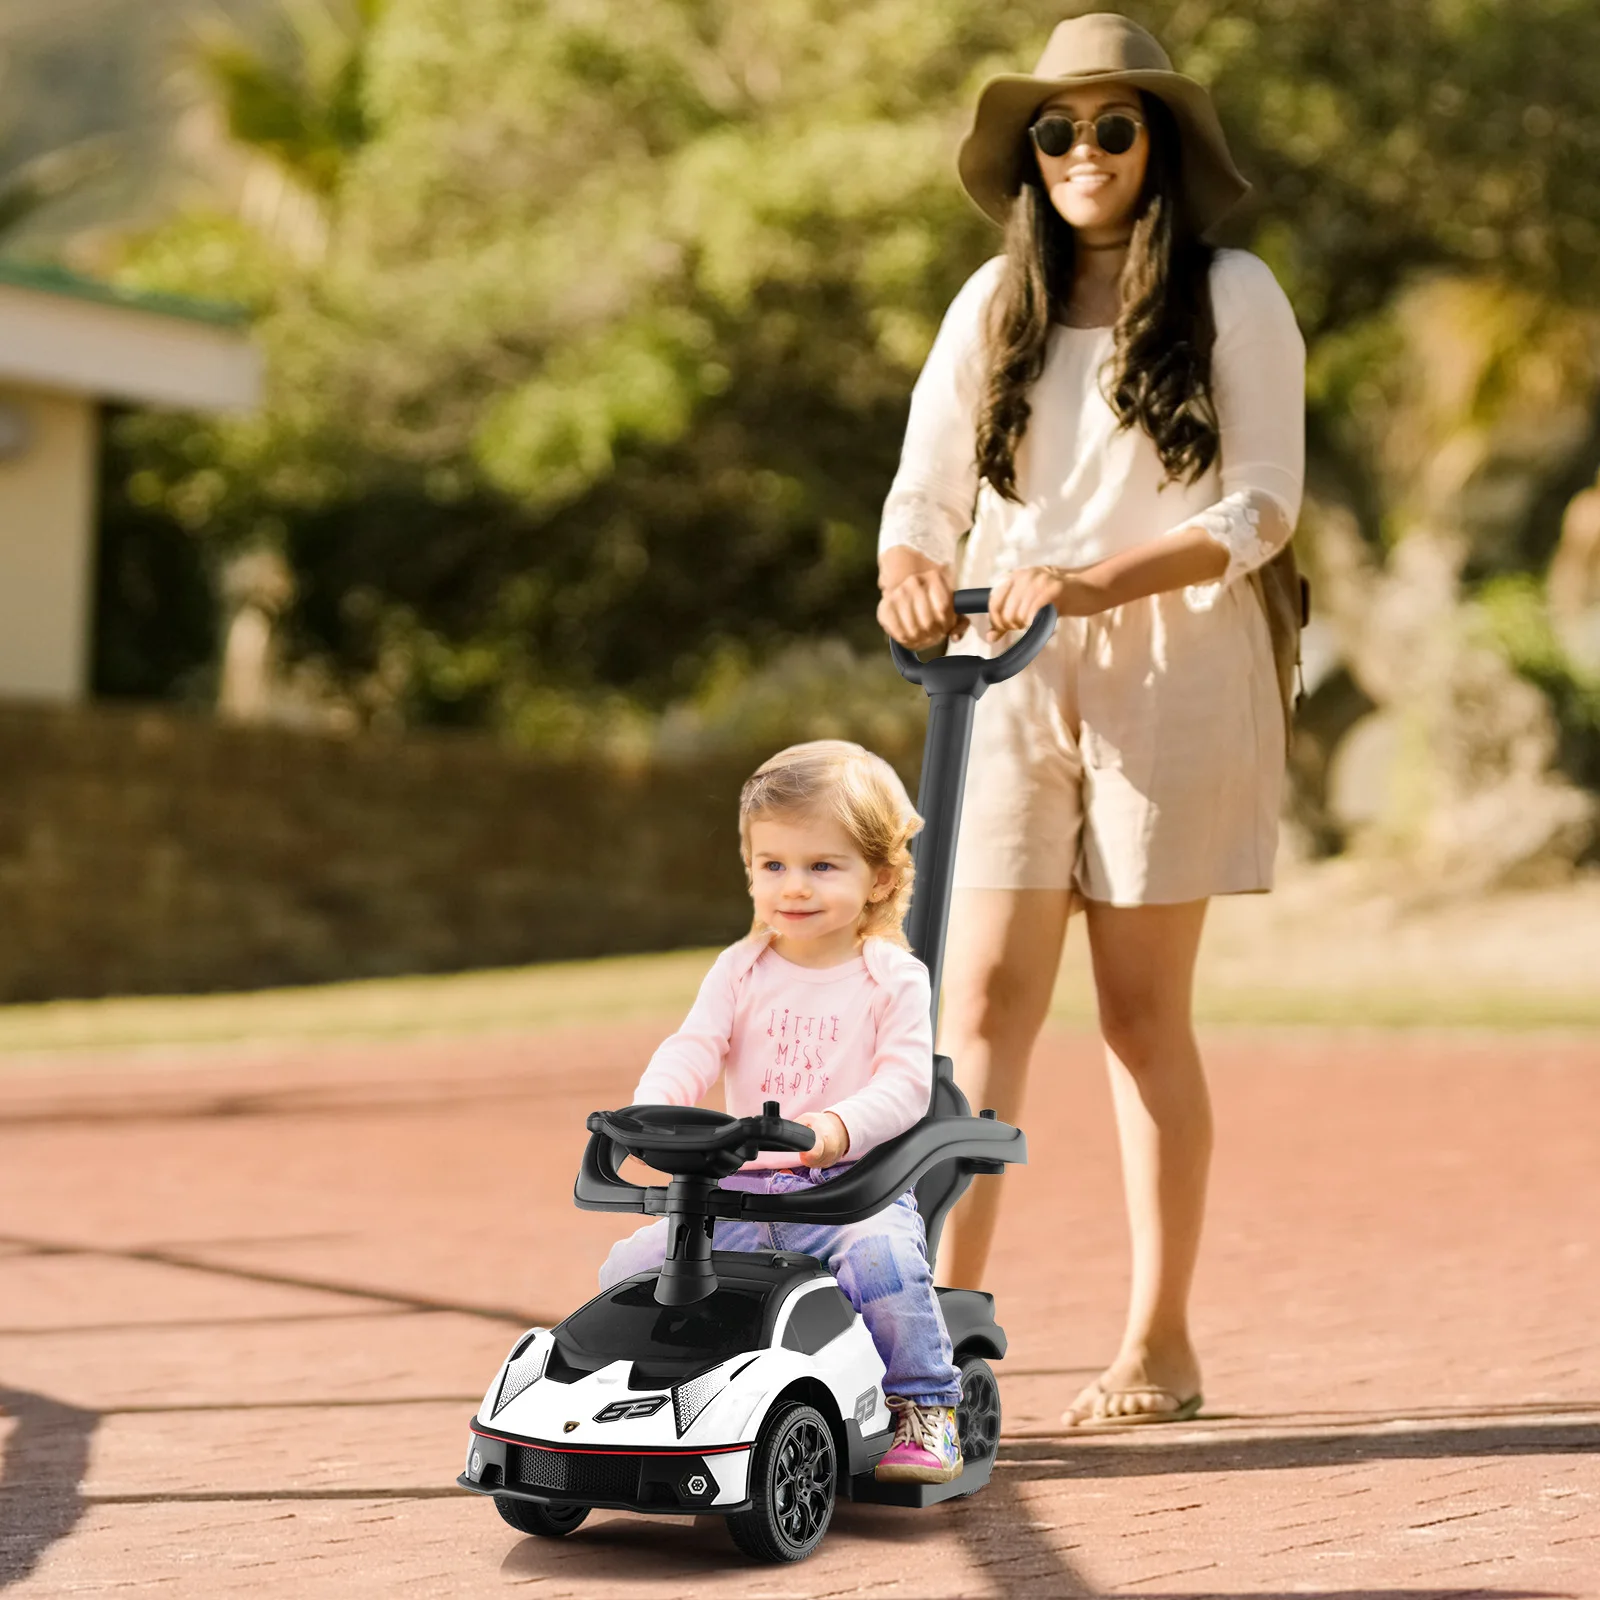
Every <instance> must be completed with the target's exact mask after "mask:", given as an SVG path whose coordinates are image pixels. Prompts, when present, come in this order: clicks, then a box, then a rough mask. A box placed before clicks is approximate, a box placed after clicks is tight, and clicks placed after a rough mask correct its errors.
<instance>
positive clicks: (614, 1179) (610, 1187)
mask: <svg viewBox="0 0 1600 1600" xmlns="http://www.w3.org/2000/svg"><path fill="white" fill-rule="evenodd" d="M626 1156H627V1152H626V1151H625V1150H623V1151H619V1150H618V1148H617V1146H616V1145H615V1144H614V1143H613V1142H612V1141H611V1140H610V1139H608V1138H607V1137H606V1136H605V1134H603V1133H591V1134H590V1135H589V1143H588V1144H587V1145H586V1146H585V1147H584V1151H583V1162H582V1164H581V1165H580V1166H579V1168H578V1181H577V1182H576V1183H575V1184H573V1186H572V1198H573V1199H574V1200H575V1201H576V1202H577V1204H578V1207H579V1209H580V1210H583V1211H643V1210H644V1209H645V1206H646V1201H645V1196H646V1194H647V1193H648V1191H647V1190H646V1189H645V1188H644V1186H643V1185H642V1184H637V1183H629V1182H628V1180H627V1179H626V1178H623V1177H619V1176H618V1174H617V1164H618V1162H619V1161H621V1160H623V1159H625V1158H626ZM665 1192H666V1191H665V1190H662V1193H663V1194H664V1193H665Z"/></svg>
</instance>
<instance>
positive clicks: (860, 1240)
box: [600, 1163, 961, 1406]
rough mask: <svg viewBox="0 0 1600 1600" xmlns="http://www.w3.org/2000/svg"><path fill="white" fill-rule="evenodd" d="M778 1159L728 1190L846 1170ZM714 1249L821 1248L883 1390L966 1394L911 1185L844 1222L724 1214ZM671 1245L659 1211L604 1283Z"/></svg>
mask: <svg viewBox="0 0 1600 1600" xmlns="http://www.w3.org/2000/svg"><path fill="white" fill-rule="evenodd" d="M849 1165H850V1163H844V1164H842V1165H840V1166H836V1167H821V1168H813V1167H773V1168H768V1169H766V1170H764V1171H755V1172H736V1173H734V1174H733V1175H732V1176H731V1177H727V1178H724V1179H723V1180H722V1187H723V1188H724V1189H747V1190H750V1191H752V1192H754V1193H756V1194H792V1193H794V1192H795V1191H796V1190H800V1189H806V1188H810V1187H811V1186H812V1185H814V1184H818V1183H823V1182H825V1181H826V1180H827V1179H829V1178H831V1177H833V1176H835V1175H836V1174H838V1173H840V1172H844V1171H846V1170H847V1169H848V1167H849ZM711 1243H712V1247H713V1248H714V1249H717V1250H752V1251H761V1250H798V1251H800V1252H802V1253H803V1254H805V1255H808V1256H815V1257H816V1258H817V1259H818V1260H819V1261H821V1262H822V1264H823V1265H824V1266H825V1267H827V1269H828V1271H829V1272H831V1273H832V1274H833V1275H834V1277H835V1278H836V1279H838V1282H839V1287H840V1288H841V1289H842V1290H843V1291H844V1294H845V1297H846V1298H847V1299H848V1300H849V1301H850V1304H851V1305H853V1306H854V1307H855V1308H856V1310H857V1311H859V1312H860V1313H861V1320H862V1321H863V1322H864V1323H866V1325H867V1332H868V1333H870V1334H871V1335H872V1342H873V1343H874V1344H875V1345H876V1346H877V1347H878V1354H879V1355H880V1356H882V1357H883V1364H884V1366H885V1367H886V1368H887V1369H888V1370H887V1373H886V1375H885V1377H884V1380H883V1389H884V1393H885V1394H897V1395H904V1396H905V1397H906V1398H907V1399H908V1400H915V1401H916V1402H917V1403H918V1404H919V1405H925V1406H953V1405H956V1404H957V1403H958V1402H959V1401H960V1399H961V1375H960V1373H958V1372H957V1371H956V1369H955V1367H954V1366H952V1365H951V1362H950V1335H949V1334H948V1333H947V1332H946V1331H945V1325H944V1318H943V1316H941V1315H940V1313H939V1301H938V1298H937V1297H936V1296H935V1294H934V1292H933V1272H932V1270H931V1269H930V1268H929V1266H928V1247H927V1240H926V1237H925V1235H924V1233H923V1229H922V1213H921V1212H919V1211H918V1210H917V1206H916V1201H915V1200H914V1199H913V1198H912V1196H911V1192H910V1191H909V1190H907V1191H906V1193H905V1194H903V1195H901V1196H900V1198H899V1199H898V1200H896V1201H895V1202H894V1204H893V1205H891V1206H887V1207H885V1209H884V1210H882V1211H880V1212H878V1214H877V1215H876V1216H873V1217H869V1218H868V1219H867V1220H866V1221H865V1222H851V1223H846V1224H845V1225H844V1226H843V1227H838V1226H829V1225H826V1224H823V1223H814V1222H730V1221H719V1222H718V1223H717V1225H716V1232H715V1233H714V1234H713V1235H712V1240H711ZM666 1253H667V1223H666V1219H665V1218H664V1217H663V1218H662V1219H661V1221H659V1222H653V1223H651V1224H650V1225H649V1226H648V1227H644V1228H640V1229H639V1230H638V1232H636V1233H632V1234H629V1236H628V1237H627V1238H626V1239H620V1240H618V1241H617V1243H616V1244H615V1245H613V1246H612V1249H611V1254H610V1255H608V1256H607V1257H606V1261H605V1265H604V1266H603V1267H601V1269H600V1287H601V1288H602V1289H609V1288H610V1287H611V1285H612V1284H614V1283H620V1282H621V1281H622V1279H624V1278H631V1277H632V1276H633V1275H634V1273H636V1272H653V1271H654V1270H655V1269H656V1268H657V1267H659V1266H660V1265H661V1263H662V1261H663V1259H664V1258H665V1256H666Z"/></svg>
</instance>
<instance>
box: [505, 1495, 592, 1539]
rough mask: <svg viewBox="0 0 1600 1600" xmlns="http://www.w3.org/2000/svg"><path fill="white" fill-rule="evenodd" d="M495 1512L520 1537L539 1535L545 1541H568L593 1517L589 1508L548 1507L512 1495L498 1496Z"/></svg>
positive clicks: (535, 1501)
mask: <svg viewBox="0 0 1600 1600" xmlns="http://www.w3.org/2000/svg"><path fill="white" fill-rule="evenodd" d="M494 1508H495V1510H496V1511H498V1512H499V1513H500V1515H501V1516H502V1517H504V1518H505V1519H506V1521H507V1522H509V1523H510V1524H511V1526H512V1527H513V1528H515V1529H516V1530H517V1532H518V1533H536V1534H538V1535H539V1537H540V1538H541V1539H564V1538H565V1537H566V1536H567V1535H568V1534H569V1533H571V1532H572V1530H573V1529H574V1528H576V1527H577V1526H578V1524H579V1523H580V1522H582V1521H583V1519H584V1518H585V1517H586V1516H588V1515H589V1508H588V1506H546V1505H541V1504H540V1503H539V1502H538V1501H537V1500H513V1499H512V1498H511V1496H510V1495H508V1494H497V1495H496V1496H495V1497H494Z"/></svg>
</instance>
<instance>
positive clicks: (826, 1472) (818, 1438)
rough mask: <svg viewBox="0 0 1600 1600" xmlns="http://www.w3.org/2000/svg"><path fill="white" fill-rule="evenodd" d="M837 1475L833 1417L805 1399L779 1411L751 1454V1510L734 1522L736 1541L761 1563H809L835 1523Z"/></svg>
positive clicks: (735, 1517) (730, 1522)
mask: <svg viewBox="0 0 1600 1600" xmlns="http://www.w3.org/2000/svg"><path fill="white" fill-rule="evenodd" d="M837 1470H838V1457H837V1455H836V1453H835V1450H834V1444H833V1430H832V1429H831V1428H829V1426H828V1421H827V1418H826V1417H824V1416H823V1414H822V1413H821V1412H820V1411H818V1410H817V1408H816V1407H815V1406H809V1405H807V1404H806V1403H805V1402H804V1401H802V1400H796V1401H793V1402H791V1403H790V1404H789V1405H786V1406H780V1407H778V1409H777V1410H776V1411H774V1412H773V1414H772V1415H771V1416H770V1417H768V1418H767V1420H766V1422H765V1423H764V1424H763V1425H762V1428H761V1433H760V1436H759V1437H758V1438H757V1440H756V1447H755V1449H754V1450H753V1451H752V1452H751V1455H750V1509H749V1510H748V1511H736V1512H734V1513H733V1514H732V1515H731V1516H730V1517H729V1518H728V1532H729V1533H730V1534H731V1535H732V1537H733V1542H734V1543H735V1544H736V1545H738V1547H739V1548H740V1549H741V1550H742V1551H744V1553H745V1554H746V1555H747V1556H750V1557H751V1558H753V1559H754V1560H756V1561H803V1560H804V1559H805V1558H806V1557H807V1556H808V1555H810V1554H811V1552H812V1551H813V1550H815V1549H816V1548H817V1546H818V1545H819V1544H821V1543H822V1536H823V1534H825V1533H826V1532H827V1531H828V1524H829V1522H830V1521H832V1520H833V1496H834V1480H835V1475H836V1473H837Z"/></svg>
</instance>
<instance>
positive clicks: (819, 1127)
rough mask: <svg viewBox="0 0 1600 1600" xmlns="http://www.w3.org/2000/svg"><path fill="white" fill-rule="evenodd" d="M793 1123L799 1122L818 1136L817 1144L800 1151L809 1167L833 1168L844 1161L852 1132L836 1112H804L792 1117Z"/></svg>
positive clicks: (803, 1160) (801, 1156)
mask: <svg viewBox="0 0 1600 1600" xmlns="http://www.w3.org/2000/svg"><path fill="white" fill-rule="evenodd" d="M789 1120H790V1121H791V1122H798V1123H801V1124H803V1125H804V1126H805V1127H807V1128H809V1129H810V1130H811V1131H812V1132H813V1133H814V1134H816V1136H817V1142H816V1143H815V1144H814V1145H812V1147H811V1148H810V1149H809V1150H802V1151H800V1153H799V1154H800V1160H801V1161H802V1162H803V1163H804V1164H805V1165H806V1166H808V1167H831V1166H832V1165H833V1164H834V1162H836V1161H843V1160H844V1157H845V1152H846V1151H847V1150H849V1148H850V1130H849V1129H848V1128H847V1127H845V1125H844V1118H843V1117H841V1116H840V1115H839V1114H838V1112H836V1111H802V1112H801V1113H800V1115H799V1116H797V1117H791V1118H790V1119H789Z"/></svg>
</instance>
